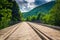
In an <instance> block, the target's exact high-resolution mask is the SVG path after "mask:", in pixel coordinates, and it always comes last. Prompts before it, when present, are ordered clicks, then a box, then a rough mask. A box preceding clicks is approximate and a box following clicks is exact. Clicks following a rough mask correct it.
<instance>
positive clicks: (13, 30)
mask: <svg viewBox="0 0 60 40" xmlns="http://www.w3.org/2000/svg"><path fill="white" fill-rule="evenodd" d="M18 24H20V23H18ZM18 24H16V25H14V28H13V29H10V30H9V31H8V32H7V33H5V34H4V35H2V36H1V37H0V40H6V39H7V38H8V37H9V36H10V35H11V34H12V33H14V32H15V31H16V30H17V29H18V28H19V27H17V26H19V25H18Z"/></svg>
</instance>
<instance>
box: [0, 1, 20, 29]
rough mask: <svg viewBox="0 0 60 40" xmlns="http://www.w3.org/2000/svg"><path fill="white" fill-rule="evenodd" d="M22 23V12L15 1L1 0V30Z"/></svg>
mask: <svg viewBox="0 0 60 40" xmlns="http://www.w3.org/2000/svg"><path fill="white" fill-rule="evenodd" d="M17 21H20V11H19V7H18V4H17V3H16V1H15V0H0V29H2V28H5V27H7V26H9V25H10V24H11V23H12V24H13V23H14V22H17Z"/></svg>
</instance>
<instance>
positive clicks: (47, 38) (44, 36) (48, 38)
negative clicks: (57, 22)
mask: <svg viewBox="0 0 60 40" xmlns="http://www.w3.org/2000/svg"><path fill="white" fill-rule="evenodd" d="M27 24H29V25H30V27H31V28H32V29H33V30H34V31H35V32H36V33H37V35H38V36H39V37H40V38H41V39H42V40H55V39H54V38H53V37H51V36H49V35H47V34H46V33H44V32H42V31H41V30H39V29H38V28H36V27H34V26H33V25H31V24H30V23H27Z"/></svg>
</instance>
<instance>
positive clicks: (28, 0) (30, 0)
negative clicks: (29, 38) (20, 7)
mask: <svg viewBox="0 0 60 40" xmlns="http://www.w3.org/2000/svg"><path fill="white" fill-rule="evenodd" d="M25 1H27V2H29V3H31V2H35V0H25Z"/></svg>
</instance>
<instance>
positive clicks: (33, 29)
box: [0, 22, 60, 40]
mask: <svg viewBox="0 0 60 40" xmlns="http://www.w3.org/2000/svg"><path fill="white" fill-rule="evenodd" d="M39 28H41V27H39V26H38V25H37V24H34V23H31V22H22V23H18V24H16V25H15V27H14V28H13V29H11V30H9V31H8V32H6V33H5V34H4V35H2V36H1V37H0V40H57V39H58V40H60V38H59V37H60V34H59V33H60V32H59V31H58V34H56V35H59V37H58V38H56V37H54V36H51V34H50V35H49V34H48V33H49V32H48V33H47V32H46V31H43V30H42V29H43V28H41V29H39ZM45 29H46V28H45ZM45 29H44V30H45ZM50 30H51V29H50ZM53 30H54V29H53ZM47 31H48V30H47ZM51 31H52V30H51ZM55 31H56V30H55Z"/></svg>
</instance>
